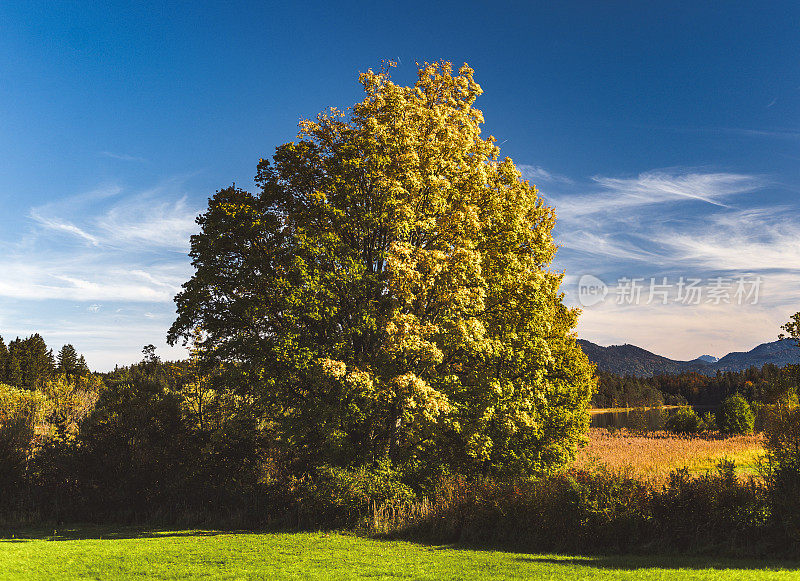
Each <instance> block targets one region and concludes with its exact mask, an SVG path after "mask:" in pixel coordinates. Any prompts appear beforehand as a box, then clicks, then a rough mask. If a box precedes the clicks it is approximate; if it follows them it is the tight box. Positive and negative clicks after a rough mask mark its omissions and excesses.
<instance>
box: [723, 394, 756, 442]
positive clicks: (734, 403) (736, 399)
mask: <svg viewBox="0 0 800 581" xmlns="http://www.w3.org/2000/svg"><path fill="white" fill-rule="evenodd" d="M754 423H755V416H754V415H753V410H752V409H750V404H748V403H747V400H745V399H744V398H743V397H742V396H741V395H739V394H738V393H736V394H734V395H731V396H728V397H727V398H725V399H724V400H723V402H722V404H721V405H720V406H719V409H718V410H717V427H718V428H719V431H720V432H722V433H723V434H750V433H752V432H753V425H754Z"/></svg>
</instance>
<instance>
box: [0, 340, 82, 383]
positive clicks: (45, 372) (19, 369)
mask: <svg viewBox="0 0 800 581" xmlns="http://www.w3.org/2000/svg"><path fill="white" fill-rule="evenodd" d="M58 373H63V374H66V375H70V376H74V375H81V374H86V373H89V367H88V366H87V365H86V360H85V359H84V357H83V355H79V354H78V352H77V351H76V350H75V347H73V346H72V345H69V344H68V345H64V346H63V347H62V348H61V349H60V350H59V352H58V355H56V356H54V355H53V350H52V349H50V348H48V347H47V344H46V343H45V341H44V339H43V338H42V336H41V335H39V333H34V334H33V335H31V336H30V337H27V338H26V339H20V338H19V337H17V338H16V339H14V340H13V341H11V342H10V343H9V344H8V345H6V343H5V341H4V340H3V337H2V336H0V383H2V384H6V385H11V386H14V387H25V388H28V389H36V388H40V387H42V386H43V385H44V384H45V382H47V381H48V380H49V379H52V378H53V376H54V375H56V374H58Z"/></svg>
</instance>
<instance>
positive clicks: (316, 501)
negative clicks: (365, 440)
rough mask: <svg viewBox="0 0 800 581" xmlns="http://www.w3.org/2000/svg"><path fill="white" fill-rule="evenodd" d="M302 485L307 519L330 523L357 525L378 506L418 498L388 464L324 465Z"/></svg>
mask: <svg viewBox="0 0 800 581" xmlns="http://www.w3.org/2000/svg"><path fill="white" fill-rule="evenodd" d="M298 488H299V493H300V498H299V500H300V502H301V504H302V507H303V512H304V513H305V515H304V516H305V517H306V519H307V520H308V521H310V522H311V523H314V524H317V525H320V524H325V525H327V526H354V525H356V524H358V523H359V522H360V521H362V520H363V519H364V518H366V517H367V516H368V515H369V512H370V510H371V509H373V508H374V507H375V506H378V505H383V504H387V503H388V504H392V505H402V504H407V503H410V502H412V501H413V500H414V499H415V494H414V491H413V490H412V489H411V488H410V487H409V486H407V485H406V484H404V483H403V482H401V481H400V477H399V474H398V473H397V472H396V471H395V470H392V469H391V467H389V466H388V465H384V464H379V465H378V466H376V467H374V468H367V467H360V468H356V469H346V468H335V467H332V466H323V467H321V468H319V469H317V471H316V475H315V476H313V477H307V478H306V479H304V480H302V481H301V482H300V483H299V487H298Z"/></svg>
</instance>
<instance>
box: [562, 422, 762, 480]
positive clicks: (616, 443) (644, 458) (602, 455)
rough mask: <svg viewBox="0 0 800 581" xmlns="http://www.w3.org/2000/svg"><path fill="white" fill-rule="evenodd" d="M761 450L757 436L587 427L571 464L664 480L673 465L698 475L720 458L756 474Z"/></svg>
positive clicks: (745, 472)
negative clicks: (586, 436) (586, 438)
mask: <svg viewBox="0 0 800 581" xmlns="http://www.w3.org/2000/svg"><path fill="white" fill-rule="evenodd" d="M763 453H764V448H763V439H762V436H761V435H750V436H732V437H728V438H725V437H722V436H718V435H708V434H703V435H697V436H679V435H676V434H672V433H668V432H648V433H644V434H640V433H632V432H629V431H627V430H617V431H614V432H610V431H608V430H606V429H603V428H592V429H590V430H589V443H588V444H587V445H586V446H584V447H583V448H582V449H581V450H579V452H578V458H577V460H576V462H575V466H576V467H578V468H588V467H591V466H601V465H604V466H607V467H608V468H610V469H611V470H615V471H620V470H621V471H629V472H631V473H632V474H634V475H636V476H639V477H642V478H645V479H647V480H651V481H653V482H656V483H658V482H664V481H665V480H666V479H667V477H668V476H669V473H670V472H671V471H672V470H675V469H676V468H681V467H684V466H685V467H687V468H688V469H689V471H690V472H692V473H695V474H699V473H703V472H706V471H707V470H710V469H713V468H714V467H715V466H716V464H717V462H719V461H720V460H721V459H723V458H727V459H729V460H733V461H734V462H735V463H736V466H737V472H738V473H739V475H740V476H742V477H747V476H758V474H759V471H758V464H759V461H760V459H761V458H762V456H763Z"/></svg>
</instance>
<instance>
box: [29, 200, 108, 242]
mask: <svg viewBox="0 0 800 581" xmlns="http://www.w3.org/2000/svg"><path fill="white" fill-rule="evenodd" d="M30 217H31V218H33V219H34V220H36V221H37V222H38V223H39V224H41V225H42V226H43V227H45V228H47V229H50V230H53V231H55V232H64V233H66V234H70V235H72V236H77V237H78V238H80V239H82V240H84V241H86V242H88V243H90V244H91V245H92V246H99V245H100V241H99V239H98V238H97V237H96V236H92V235H91V234H89V233H87V232H84V231H83V230H81V229H80V228H78V227H77V226H75V225H74V224H70V223H69V222H61V221H59V220H58V219H56V218H45V217H44V216H42V215H40V214H39V212H38V211H37V210H35V209H34V210H31V213H30Z"/></svg>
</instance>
